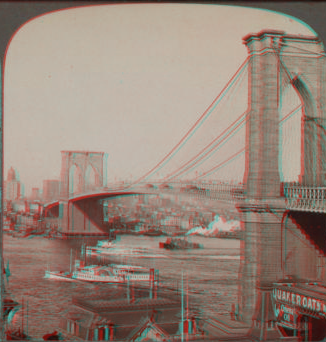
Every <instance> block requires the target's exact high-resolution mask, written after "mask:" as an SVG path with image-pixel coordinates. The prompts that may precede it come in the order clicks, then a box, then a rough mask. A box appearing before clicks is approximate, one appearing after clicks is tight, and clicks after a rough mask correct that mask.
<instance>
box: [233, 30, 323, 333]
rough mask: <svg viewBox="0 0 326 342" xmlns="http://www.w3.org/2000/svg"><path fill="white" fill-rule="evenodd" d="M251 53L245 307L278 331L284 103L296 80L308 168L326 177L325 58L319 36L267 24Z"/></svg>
mask: <svg viewBox="0 0 326 342" xmlns="http://www.w3.org/2000/svg"><path fill="white" fill-rule="evenodd" d="M244 43H245V44H246V46H247V48H248V50H249V55H250V60H249V68H250V69H249V99H248V100H249V108H248V110H249V118H248V121H247V127H246V130H247V132H246V136H247V139H246V172H245V177H244V182H245V184H246V187H247V189H246V195H247V198H246V200H245V201H244V202H243V203H242V204H241V205H240V206H239V209H240V211H241V212H242V221H243V222H244V225H245V242H244V244H245V246H244V249H243V251H244V255H243V256H242V257H243V260H242V261H243V264H242V282H241V283H242V288H241V291H240V298H239V299H240V313H241V315H242V318H243V320H244V321H247V322H248V323H250V324H251V323H252V321H253V328H252V333H253V334H254V335H257V336H259V338H260V339H273V338H276V337H277V336H276V335H275V333H276V330H275V327H274V321H275V318H274V314H273V310H272V307H271V299H270V291H271V289H272V286H273V283H274V282H276V281H277V280H279V279H280V278H281V277H282V273H281V268H282V260H281V254H282V251H281V221H282V216H283V213H284V211H285V203H284V200H282V199H281V197H280V172H279V153H280V147H279V141H280V139H279V121H280V115H279V108H280V104H281V101H282V92H283V89H284V87H285V86H286V85H289V84H291V85H292V86H293V87H294V88H295V90H296V91H297V93H298V96H299V97H300V99H301V102H302V105H303V117H302V133H303V134H302V146H301V154H302V157H301V160H302V163H301V176H302V181H303V182H304V183H305V184H307V185H314V186H321V185H325V174H326V168H325V162H324V159H325V158H324V157H325V146H326V144H325V129H326V124H325V123H326V122H325V118H326V111H325V105H326V92H325V90H326V89H325V86H326V83H325V81H326V65H325V53H324V49H323V45H322V43H321V42H320V40H319V39H318V38H316V37H303V36H294V35H286V34H285V33H284V32H276V31H263V32H260V33H258V34H251V35H248V36H246V37H245V38H244Z"/></svg>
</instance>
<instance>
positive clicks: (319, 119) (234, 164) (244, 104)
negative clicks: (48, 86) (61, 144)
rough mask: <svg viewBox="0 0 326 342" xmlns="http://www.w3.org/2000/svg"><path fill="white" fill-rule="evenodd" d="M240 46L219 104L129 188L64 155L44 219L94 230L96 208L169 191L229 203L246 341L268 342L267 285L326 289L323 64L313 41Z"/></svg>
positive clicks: (65, 227) (77, 154) (257, 40)
mask: <svg viewBox="0 0 326 342" xmlns="http://www.w3.org/2000/svg"><path fill="white" fill-rule="evenodd" d="M244 44H245V45H246V46H247V48H248V58H247V59H246V60H245V61H244V62H243V64H242V65H241V66H240V67H239V69H238V70H237V71H236V73H235V74H234V75H233V76H232V77H231V78H230V80H229V81H228V82H227V84H226V85H225V87H224V88H223V89H222V90H221V91H220V92H219V94H218V96H217V97H216V98H215V99H214V100H213V101H212V103H211V104H210V105H209V106H208V107H207V109H206V110H205V111H204V112H203V113H202V114H200V115H199V116H198V120H197V121H196V122H195V123H194V124H193V125H192V126H191V127H190V128H189V129H188V131H187V132H186V134H184V135H183V136H182V137H181V139H180V140H179V142H178V143H177V144H176V145H175V146H174V148H173V149H172V150H171V151H170V152H169V153H167V154H166V155H165V156H164V157H163V158H161V160H160V161H159V162H157V163H156V164H155V165H154V166H153V167H152V168H151V169H150V170H149V171H148V172H147V173H145V174H144V175H143V176H142V177H140V178H138V179H137V180H135V181H134V182H132V183H130V184H128V185H125V186H123V187H119V188H117V187H115V186H114V185H113V186H109V187H108V186H107V185H106V184H104V179H105V177H106V171H105V168H104V163H103V158H104V154H101V153H97V152H83V151H82V152H81V151H63V152H62V171H61V196H60V199H59V200H58V201H57V202H54V203H51V204H49V205H47V206H46V213H47V215H48V217H49V219H50V217H51V215H52V216H55V215H54V214H53V213H54V212H55V211H56V212H57V217H58V218H59V219H60V224H59V230H61V231H62V232H66V233H69V232H71V230H72V229H75V230H74V232H75V233H76V232H79V233H83V232H86V231H87V229H88V232H90V231H96V230H100V228H101V220H102V216H103V214H102V211H103V210H102V211H101V206H100V204H99V203H100V201H101V200H102V199H104V198H109V197H114V196H126V195H135V194H162V193H174V194H178V195H180V196H183V195H185V196H195V197H197V198H198V199H200V198H202V199H204V198H210V199H213V200H222V201H226V202H232V203H234V204H235V205H236V206H237V208H238V210H239V212H240V213H241V215H242V223H243V229H244V231H245V239H244V247H243V248H242V261H241V289H240V292H239V305H240V313H239V315H240V317H242V320H243V321H245V322H247V323H248V324H251V322H253V324H252V327H251V335H252V336H256V337H257V338H259V339H260V340H264V339H266V340H267V339H273V338H278V337H279V334H280V331H279V330H277V327H276V321H277V320H276V318H275V315H276V313H275V312H273V310H272V297H271V296H272V295H271V293H272V289H273V286H274V283H275V282H276V281H279V280H280V279H283V278H284V277H287V276H290V275H291V276H295V277H298V278H301V279H308V280H309V281H312V282H319V283H320V282H325V281H326V277H325V276H326V275H325V272H323V271H322V272H321V271H320V270H321V269H323V268H321V267H320V265H322V264H325V252H326V248H325V247H326V246H324V244H323V243H320V236H321V235H320V234H324V233H323V231H324V228H323V229H322V230H321V229H320V226H323V225H324V223H325V222H324V221H325V216H324V214H325V210H326V184H325V183H326V165H325V158H324V157H325V148H326V144H325V127H326V126H325V118H326V109H325V106H326V92H325V80H326V63H325V52H324V47H323V45H322V43H321V42H320V40H319V39H318V38H317V37H304V36H294V35H287V34H285V33H284V32H276V31H263V32H260V33H258V34H250V35H248V36H246V37H245V38H244ZM72 169H73V170H74V171H73V172H72V171H71V170H72ZM89 170H90V171H89ZM289 171H290V172H289ZM91 173H93V181H92V182H90V181H89V175H90V174H91ZM287 173H288V174H287ZM289 173H290V174H289ZM291 173H292V174H291ZM291 177H292V178H291ZM217 180H220V181H217ZM73 184H74V187H73V186H72V185H73ZM76 185H77V186H76ZM76 188H77V190H76ZM49 213H50V214H49ZM51 213H52V214H51ZM307 217H309V220H310V222H311V224H310V226H309V229H307V226H306V223H305V222H306V218H307ZM87 220H88V223H87V222H86V221H87ZM76 226H77V227H79V228H78V229H79V230H78V229H76V228H74V227H76ZM87 226H88V228H87ZM317 231H318V234H319V235H318V234H317V233H316V232H317ZM321 232H322V233H321ZM323 241H324V240H323ZM303 260H308V261H306V262H303ZM315 265H319V266H318V267H317V266H315ZM302 315H303V314H301V316H302ZM301 316H300V317H301ZM284 334H285V333H284Z"/></svg>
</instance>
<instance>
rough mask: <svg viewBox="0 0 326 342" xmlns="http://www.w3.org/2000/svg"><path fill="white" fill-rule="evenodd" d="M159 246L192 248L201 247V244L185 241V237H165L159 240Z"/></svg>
mask: <svg viewBox="0 0 326 342" xmlns="http://www.w3.org/2000/svg"><path fill="white" fill-rule="evenodd" d="M159 246H160V248H165V249H193V248H203V246H202V245H200V244H199V243H195V242H190V241H187V240H186V239H177V238H167V239H166V241H165V242H160V245H159Z"/></svg>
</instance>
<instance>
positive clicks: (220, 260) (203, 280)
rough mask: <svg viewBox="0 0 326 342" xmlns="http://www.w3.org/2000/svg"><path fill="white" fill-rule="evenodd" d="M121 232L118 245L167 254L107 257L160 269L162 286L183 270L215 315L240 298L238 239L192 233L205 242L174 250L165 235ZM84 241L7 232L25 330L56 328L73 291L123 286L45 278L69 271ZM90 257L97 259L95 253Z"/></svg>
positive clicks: (195, 296) (7, 254)
mask: <svg viewBox="0 0 326 342" xmlns="http://www.w3.org/2000/svg"><path fill="white" fill-rule="evenodd" d="M118 238H119V239H118V240H119V241H118V242H117V244H118V245H119V244H121V245H127V246H130V247H145V248H146V247H147V248H151V250H153V249H154V253H155V251H156V250H157V252H158V253H160V254H162V253H163V254H164V256H166V258H143V257H134V256H133V257H124V256H112V257H111V256H110V257H109V258H107V259H106V260H107V262H108V263H117V264H121V263H124V264H130V265H139V266H147V267H153V268H155V269H158V270H159V274H160V281H161V282H162V284H163V286H168V287H170V288H171V287H172V288H173V287H174V288H177V287H179V288H180V286H181V276H182V273H183V275H184V276H183V278H184V288H185V289H186V288H187V286H188V296H189V303H192V305H194V306H195V307H197V308H198V309H200V310H204V311H205V312H206V313H211V314H212V315H213V314H214V312H218V313H221V314H226V313H227V312H229V311H230V309H231V304H232V303H236V302H237V291H238V285H237V284H238V271H239V262H240V258H239V253H240V241H239V240H231V239H216V238H204V237H192V238H191V241H193V242H198V243H200V244H202V245H203V246H204V248H203V249H192V250H172V251H171V250H165V249H160V248H159V242H164V241H165V240H166V237H164V236H161V237H147V236H133V235H121V236H118ZM93 245H96V241H93ZM80 247H81V242H80V241H68V240H50V239H45V238H42V237H34V238H32V239H19V238H13V237H11V236H9V235H5V236H4V260H5V265H7V261H8V260H9V267H10V272H11V276H10V277H9V284H7V282H6V284H5V285H6V288H7V289H8V290H9V292H10V294H11V296H12V298H13V299H14V300H15V301H17V302H19V303H20V304H21V303H22V298H24V303H25V305H24V306H25V309H24V313H25V319H24V325H25V330H26V327H27V324H28V334H29V335H30V336H32V338H35V339H42V336H43V335H44V334H47V333H50V332H53V331H54V330H56V329H57V328H58V326H59V320H60V317H61V316H62V315H63V314H64V312H65V311H66V310H67V309H68V308H69V306H70V305H71V301H72V297H73V296H82V295H83V293H87V295H89V294H91V293H94V294H96V293H99V292H100V291H105V290H107V289H108V288H109V287H110V286H119V285H112V284H111V285H109V284H92V283H86V282H85V283H81V282H65V281H60V280H53V279H44V274H45V271H46V270H47V269H50V270H51V271H61V270H62V271H69V269H70V265H71V262H70V260H71V259H75V258H76V257H77V258H78V257H79V255H80V249H81V248H80ZM71 256H72V257H71ZM89 261H90V260H89ZM91 261H92V264H96V263H97V258H96V257H95V258H93V259H92V260H91ZM98 262H99V261H98ZM102 262H103V260H102V261H101V263H102ZM27 303H28V312H27V305H26V304H27ZM21 312H22V310H19V311H18V313H17V314H16V315H15V321H14V326H15V327H19V326H21V322H22V315H21ZM27 314H28V315H27ZM26 316H28V318H27V317H26Z"/></svg>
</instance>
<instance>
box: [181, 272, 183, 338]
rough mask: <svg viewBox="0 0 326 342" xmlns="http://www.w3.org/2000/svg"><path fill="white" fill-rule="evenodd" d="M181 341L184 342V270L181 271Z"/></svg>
mask: <svg viewBox="0 0 326 342" xmlns="http://www.w3.org/2000/svg"><path fill="white" fill-rule="evenodd" d="M181 342H183V271H182V272H181Z"/></svg>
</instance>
